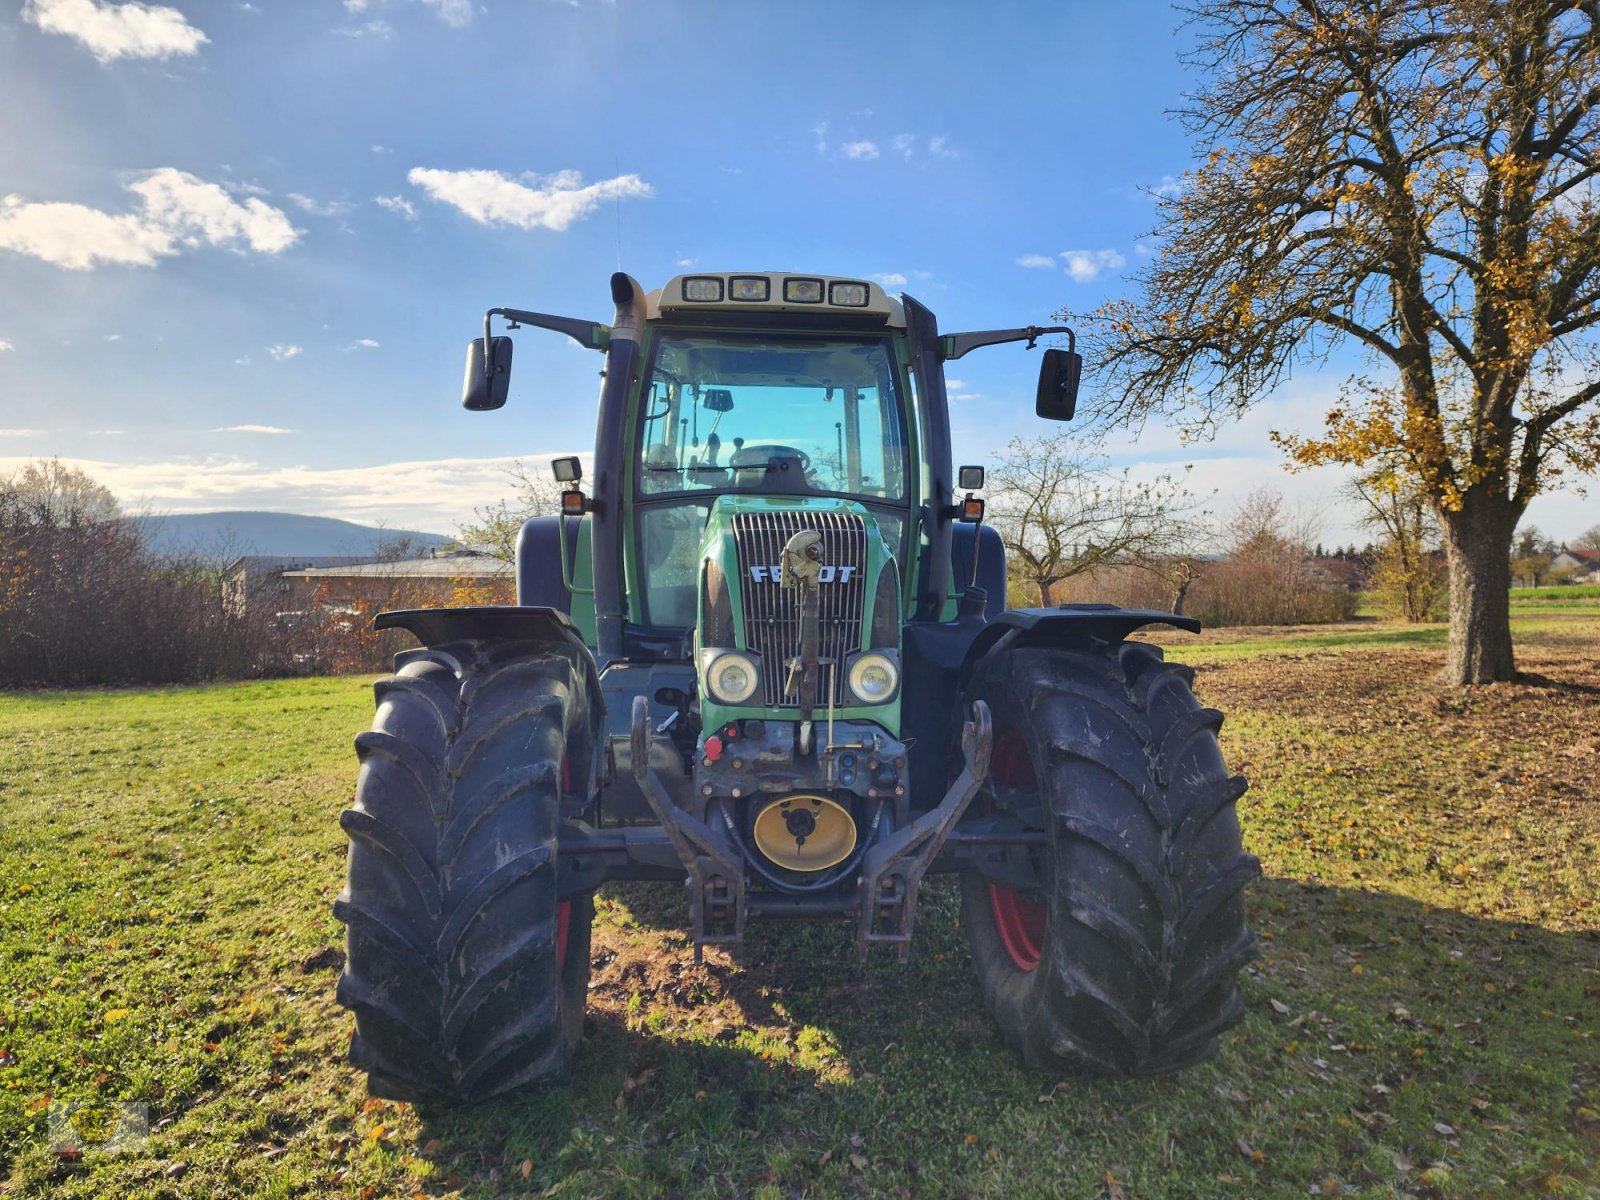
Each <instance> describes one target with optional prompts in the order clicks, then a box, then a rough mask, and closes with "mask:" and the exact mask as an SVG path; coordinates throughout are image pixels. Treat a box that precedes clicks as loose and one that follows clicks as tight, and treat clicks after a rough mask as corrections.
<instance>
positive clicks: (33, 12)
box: [22, 0, 210, 63]
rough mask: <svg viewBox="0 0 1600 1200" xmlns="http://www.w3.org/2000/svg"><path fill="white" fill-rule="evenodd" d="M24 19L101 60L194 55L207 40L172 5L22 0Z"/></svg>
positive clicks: (87, 0)
mask: <svg viewBox="0 0 1600 1200" xmlns="http://www.w3.org/2000/svg"><path fill="white" fill-rule="evenodd" d="M22 19H23V20H25V21H30V22H32V23H33V24H35V25H37V26H38V27H39V28H40V29H41V30H42V31H43V32H45V33H58V34H61V35H63V36H65V37H70V38H76V39H77V40H78V41H80V42H82V43H83V44H84V46H86V47H87V48H88V50H89V53H90V54H92V55H94V56H95V58H97V59H99V60H100V61H101V62H103V63H106V62H111V61H112V60H113V59H118V58H170V57H171V56H172V55H174V54H193V53H195V52H196V51H197V50H199V49H200V46H201V45H202V44H203V43H205V42H207V41H209V40H210V39H209V38H207V37H206V35H205V34H203V33H201V32H200V30H198V29H196V28H195V27H194V26H193V25H191V24H189V22H188V20H187V19H186V18H185V17H184V15H183V14H182V13H181V12H179V11H178V10H177V9H175V8H168V7H166V6H165V5H153V4H138V3H130V4H110V3H105V2H104V0H26V3H24V4H23V6H22Z"/></svg>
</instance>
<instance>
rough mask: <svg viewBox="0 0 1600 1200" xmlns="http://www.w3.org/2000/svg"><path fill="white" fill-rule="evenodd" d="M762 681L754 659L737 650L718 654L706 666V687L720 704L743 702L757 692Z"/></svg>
mask: <svg viewBox="0 0 1600 1200" xmlns="http://www.w3.org/2000/svg"><path fill="white" fill-rule="evenodd" d="M760 682H761V672H760V671H758V670H757V669H756V664H755V662H754V660H752V659H750V658H748V657H746V656H745V655H743V654H740V653H739V652H738V651H736V650H728V651H725V652H724V653H722V654H719V655H717V656H716V657H715V658H713V659H712V660H711V662H710V663H709V664H707V666H706V687H707V688H708V689H709V690H710V692H711V698H712V699H713V700H716V701H717V702H718V703H719V704H743V703H744V702H745V701H746V700H748V699H750V697H751V696H754V695H755V694H756V686H757V685H758V684H759V683H760Z"/></svg>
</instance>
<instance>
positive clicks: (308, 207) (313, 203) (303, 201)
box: [289, 192, 350, 217]
mask: <svg viewBox="0 0 1600 1200" xmlns="http://www.w3.org/2000/svg"><path fill="white" fill-rule="evenodd" d="M289 201H290V202H291V203H292V204H293V205H294V206H295V207H296V208H298V209H300V210H301V211H302V212H308V213H310V214H312V216H317V217H337V216H342V215H343V214H344V213H347V212H349V211H350V205H348V204H346V203H345V202H344V201H342V200H329V201H327V202H325V203H324V202H322V201H318V200H315V199H313V198H312V197H310V196H306V195H303V194H301V193H300V192H290V193H289Z"/></svg>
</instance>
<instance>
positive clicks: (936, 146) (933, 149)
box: [928, 135, 961, 158]
mask: <svg viewBox="0 0 1600 1200" xmlns="http://www.w3.org/2000/svg"><path fill="white" fill-rule="evenodd" d="M928 153H929V154H931V155H933V156H934V157H935V158H960V157H961V151H959V150H957V149H956V148H955V147H954V146H952V145H951V144H950V139H949V138H947V137H944V136H942V135H941V136H939V137H931V138H929V139H928Z"/></svg>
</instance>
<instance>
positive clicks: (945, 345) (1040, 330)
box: [939, 325, 1078, 362]
mask: <svg viewBox="0 0 1600 1200" xmlns="http://www.w3.org/2000/svg"><path fill="white" fill-rule="evenodd" d="M1047 333H1064V334H1066V335H1067V349H1068V350H1071V351H1076V350H1077V348H1078V335H1077V334H1075V333H1073V332H1072V330H1071V329H1069V328H1068V327H1067V326H1065V325H1029V326H1028V327H1027V328H1026V329H983V330H978V331H976V332H973V333H950V334H946V335H945V336H944V337H942V338H940V339H939V341H940V342H941V343H942V346H941V347H940V349H941V352H942V354H941V356H942V357H943V358H944V360H945V361H946V362H954V361H955V360H956V359H958V358H960V357H961V356H962V355H964V354H967V353H969V352H971V351H973V350H977V349H980V348H982V347H984V346H998V345H1001V344H1002V343H1004V342H1021V341H1026V342H1027V343H1028V347H1027V348H1028V349H1029V350H1032V349H1033V347H1034V343H1035V342H1037V341H1038V340H1039V339H1040V338H1041V337H1043V336H1044V335H1045V334H1047Z"/></svg>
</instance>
